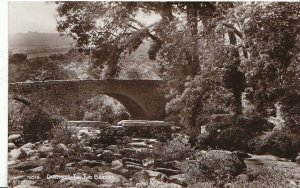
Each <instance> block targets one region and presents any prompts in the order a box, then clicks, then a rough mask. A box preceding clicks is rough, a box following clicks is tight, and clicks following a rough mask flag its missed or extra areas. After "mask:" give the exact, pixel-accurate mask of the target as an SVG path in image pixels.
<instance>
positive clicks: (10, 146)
mask: <svg viewBox="0 0 300 188" xmlns="http://www.w3.org/2000/svg"><path fill="white" fill-rule="evenodd" d="M16 148H17V147H16V145H15V144H14V143H8V151H11V150H12V149H16Z"/></svg>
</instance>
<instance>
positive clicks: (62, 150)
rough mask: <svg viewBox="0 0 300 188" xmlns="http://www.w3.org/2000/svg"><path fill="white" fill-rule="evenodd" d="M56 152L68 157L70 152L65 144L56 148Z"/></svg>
mask: <svg viewBox="0 0 300 188" xmlns="http://www.w3.org/2000/svg"><path fill="white" fill-rule="evenodd" d="M54 152H56V153H60V154H62V155H67V154H69V152H70V150H69V148H68V147H67V146H66V145H65V144H62V143H60V144H58V145H57V146H56V147H55V148H54Z"/></svg>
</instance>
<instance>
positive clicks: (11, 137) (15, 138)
mask: <svg viewBox="0 0 300 188" xmlns="http://www.w3.org/2000/svg"><path fill="white" fill-rule="evenodd" d="M20 138H21V135H20V134H12V135H9V137H8V142H13V143H16V142H17V141H18V140H19V139H20Z"/></svg>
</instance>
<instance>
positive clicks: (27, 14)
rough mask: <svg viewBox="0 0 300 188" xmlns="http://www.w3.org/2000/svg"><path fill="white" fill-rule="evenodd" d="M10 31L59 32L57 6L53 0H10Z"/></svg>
mask: <svg viewBox="0 0 300 188" xmlns="http://www.w3.org/2000/svg"><path fill="white" fill-rule="evenodd" d="M8 3H9V4H8V32H9V34H13V33H20V32H21V33H27V32H28V31H36V32H41V33H57V31H56V15H57V12H56V7H57V5H56V4H55V3H53V2H51V3H49V2H45V1H44V2H39V1H31V2H30V1H23V2H18V1H10V2H8Z"/></svg>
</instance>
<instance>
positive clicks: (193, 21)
mask: <svg viewBox="0 0 300 188" xmlns="http://www.w3.org/2000/svg"><path fill="white" fill-rule="evenodd" d="M197 18H198V10H197V4H194V3H188V4H187V24H188V26H189V27H190V31H191V36H192V44H191V46H192V47H191V52H190V54H191V55H190V56H191V58H190V59H189V65H190V72H191V74H192V75H196V74H197V73H198V72H199V68H200V66H199V52H198V40H197V37H198V20H197Z"/></svg>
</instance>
